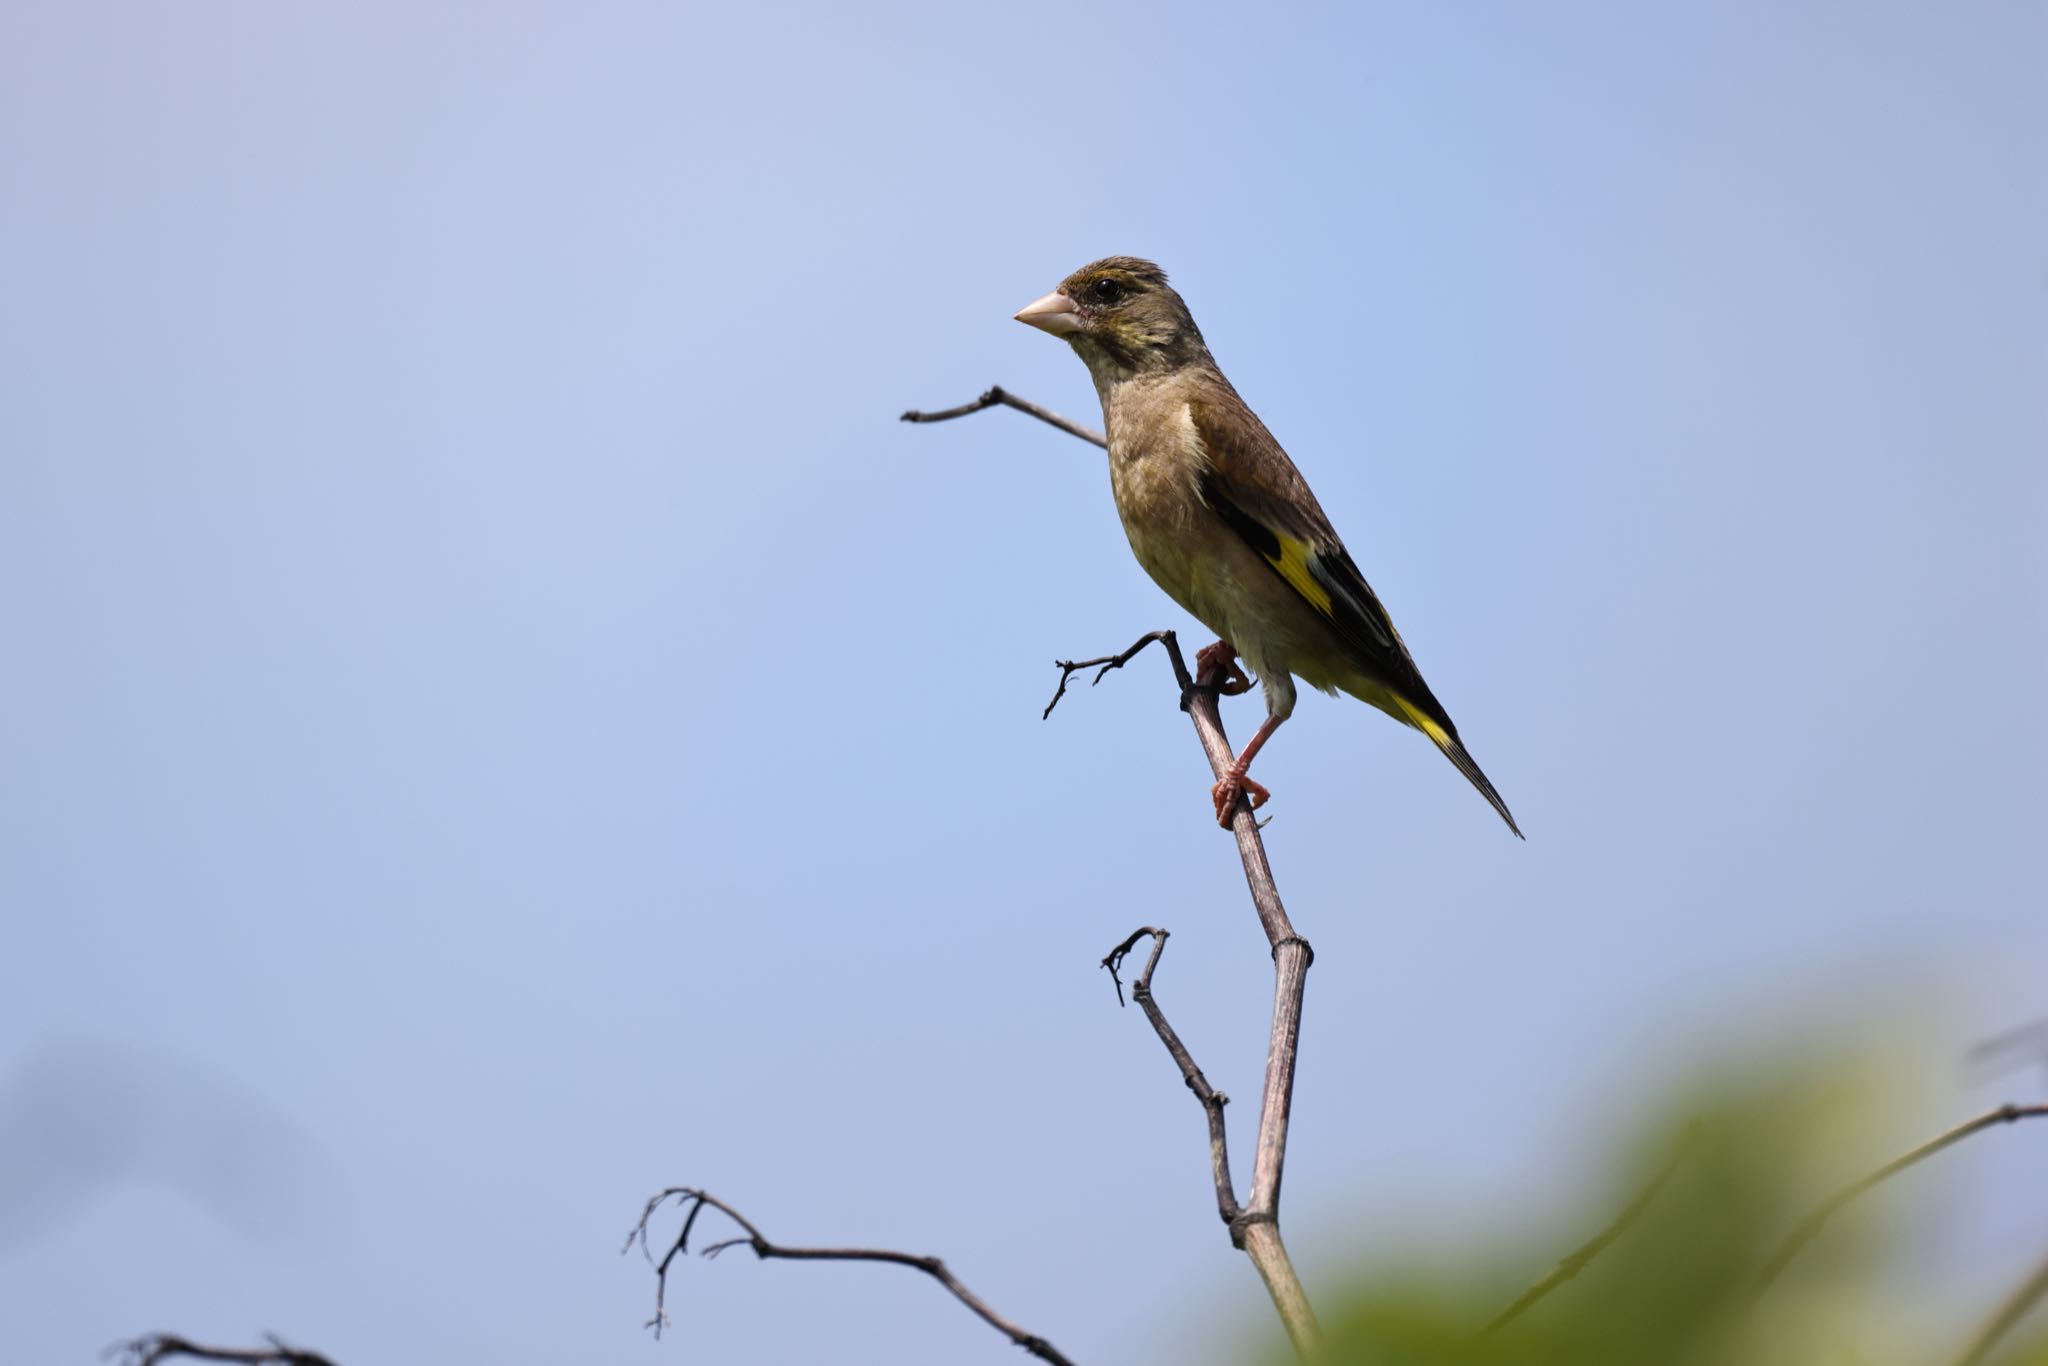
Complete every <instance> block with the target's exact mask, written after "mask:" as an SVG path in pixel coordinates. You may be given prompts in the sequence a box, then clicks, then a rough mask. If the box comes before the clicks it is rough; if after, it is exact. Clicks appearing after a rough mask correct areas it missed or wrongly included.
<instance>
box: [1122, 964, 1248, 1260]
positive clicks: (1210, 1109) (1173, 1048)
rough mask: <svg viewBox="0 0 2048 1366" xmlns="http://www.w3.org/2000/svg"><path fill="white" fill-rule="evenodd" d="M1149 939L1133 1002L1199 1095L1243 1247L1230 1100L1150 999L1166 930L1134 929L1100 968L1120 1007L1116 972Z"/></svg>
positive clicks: (1219, 1190)
mask: <svg viewBox="0 0 2048 1366" xmlns="http://www.w3.org/2000/svg"><path fill="white" fill-rule="evenodd" d="M1147 936H1149V937H1150V938H1151V940H1152V952H1151V955H1150V956H1149V957H1147V958H1146V959H1145V968H1144V971H1142V972H1140V973H1139V974H1138V977H1137V980H1136V981H1134V982H1132V983H1131V999H1132V1000H1134V1001H1136V1002H1137V1003H1138V1009H1140V1010H1142V1011H1144V1012H1145V1018H1146V1019H1148V1020H1150V1021H1151V1022H1152V1028H1153V1030H1154V1032H1156V1033H1157V1034H1158V1035H1159V1042H1161V1043H1163V1044H1165V1045H1166V1051H1167V1052H1168V1053H1170V1054H1172V1055H1173V1061H1174V1064H1175V1066H1177V1067H1179V1068H1180V1076H1181V1080H1182V1081H1184V1082H1186V1083H1187V1084H1188V1090H1190V1091H1192V1092H1194V1093H1195V1099H1196V1100H1197V1101H1199V1102H1200V1103H1201V1106H1202V1110H1203V1112H1204V1113H1205V1114H1207V1115H1208V1117H1209V1168H1210V1171H1211V1172H1212V1174H1213V1175H1214V1176H1215V1178H1216V1213H1217V1214H1219V1215H1221V1216H1222V1218H1223V1223H1224V1225H1225V1227H1227V1228H1229V1230H1230V1241H1231V1242H1232V1244H1234V1245H1235V1246H1237V1247H1240V1248H1242V1247H1243V1246H1244V1232H1243V1230H1242V1229H1241V1228H1240V1227H1239V1226H1238V1222H1237V1221H1238V1217H1239V1216H1240V1215H1242V1214H1243V1213H1244V1211H1243V1210H1242V1209H1241V1208H1240V1207H1239V1206H1238V1203H1237V1188H1236V1187H1235V1186H1234V1185H1233V1184H1232V1183H1231V1180H1230V1143H1229V1140H1228V1137H1227V1136H1226V1135H1225V1133H1224V1129H1223V1107H1224V1106H1226V1105H1228V1104H1230V1097H1229V1096H1226V1095H1224V1094H1223V1093H1222V1092H1221V1091H1219V1090H1217V1089H1216V1088H1215V1087H1213V1086H1211V1085H1210V1084H1209V1079H1208V1078H1207V1077H1205V1076H1203V1075H1202V1069H1201V1068H1199V1067H1197V1066H1196V1065H1195V1059H1194V1055H1192V1054H1191V1053H1189V1052H1188V1049H1187V1045H1186V1044H1184V1043H1182V1042H1181V1041H1180V1035H1179V1034H1177V1033H1175V1032H1174V1028H1173V1026H1172V1025H1170V1024H1168V1023H1167V1022H1166V1012H1164V1011H1162V1010H1161V1009H1160V1008H1159V1002H1158V1001H1156V1000H1155V999H1153V996H1152V974H1153V972H1154V971H1156V970H1157V969H1158V967H1159V957H1160V955H1161V954H1163V953H1165V952H1166V931H1165V930H1162V929H1155V928H1153V927H1152V926H1150V925H1146V926H1143V927H1142V928H1139V929H1136V930H1133V931H1131V935H1130V937H1129V938H1128V939H1126V940H1124V942H1123V943H1121V944H1119V945H1117V946H1116V947H1115V948H1113V949H1111V950H1110V951H1109V956H1108V957H1106V958H1104V959H1103V960H1102V966H1104V967H1105V968H1108V969H1109V980H1110V981H1111V982H1113V983H1115V985H1116V998H1117V1004H1119V1005H1121V1004H1123V998H1124V987H1123V981H1122V979H1121V978H1119V977H1118V976H1117V969H1118V968H1120V967H1122V966H1123V961H1124V959H1126V958H1128V957H1129V956H1130V954H1131V950H1132V949H1135V948H1136V947H1137V946H1138V941H1139V940H1140V939H1144V938H1146V937H1147Z"/></svg>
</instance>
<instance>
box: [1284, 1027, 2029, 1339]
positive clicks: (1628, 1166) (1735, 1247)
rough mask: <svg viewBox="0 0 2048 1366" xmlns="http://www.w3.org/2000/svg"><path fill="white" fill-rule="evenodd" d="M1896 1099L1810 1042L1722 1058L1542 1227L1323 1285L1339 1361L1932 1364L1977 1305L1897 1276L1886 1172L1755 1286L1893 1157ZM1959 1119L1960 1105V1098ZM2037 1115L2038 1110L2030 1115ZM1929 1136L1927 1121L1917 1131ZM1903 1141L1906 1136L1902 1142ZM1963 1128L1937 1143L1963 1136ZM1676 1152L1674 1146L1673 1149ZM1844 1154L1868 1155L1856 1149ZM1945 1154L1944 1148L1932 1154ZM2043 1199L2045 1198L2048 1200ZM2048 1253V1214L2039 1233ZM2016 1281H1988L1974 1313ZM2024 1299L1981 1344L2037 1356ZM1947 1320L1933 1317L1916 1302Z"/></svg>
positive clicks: (1872, 1071) (1875, 1079)
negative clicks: (1333, 1291)
mask: <svg viewBox="0 0 2048 1366" xmlns="http://www.w3.org/2000/svg"><path fill="white" fill-rule="evenodd" d="M1903 1099H1904V1097H1903V1096H1901V1095H1900V1093H1899V1087H1898V1085H1897V1081H1896V1078H1894V1077H1889V1076H1888V1075H1887V1074H1886V1072H1885V1071H1884V1070H1883V1069H1880V1068H1876V1067H1872V1066H1868V1065H1859V1064H1853V1063H1852V1064H1844V1063H1843V1062H1842V1060H1841V1059H1833V1060H1831V1061H1830V1063H1829V1064H1828V1065H1819V1064H1815V1063H1812V1062H1811V1061H1810V1060H1809V1062H1808V1063H1807V1064H1806V1065H1799V1066H1795V1065H1792V1064H1788V1063H1785V1062H1783V1061H1777V1062H1774V1063H1772V1064H1771V1065H1770V1066H1769V1067H1767V1068H1759V1067H1754V1066H1752V1067H1749V1068H1745V1069H1735V1070H1730V1071H1726V1072H1723V1073H1722V1074H1720V1075H1719V1076H1718V1077H1717V1078H1715V1079H1714V1080H1711V1081H1708V1082H1705V1083H1703V1084H1699V1085H1696V1086H1694V1087H1692V1088H1691V1089H1689V1090H1688V1091H1687V1092H1686V1093H1684V1094H1682V1095H1678V1096H1675V1097H1673V1098H1672V1100H1671V1103H1670V1104H1669V1105H1668V1106H1667V1107H1665V1108H1664V1109H1663V1111H1662V1113H1661V1114H1659V1115H1657V1116H1655V1117H1653V1118H1652V1119H1651V1120H1650V1121H1649V1122H1647V1123H1645V1124H1644V1125H1642V1126H1641V1128H1640V1129H1639V1131H1638V1133H1637V1135H1636V1137H1635V1138H1634V1139H1633V1140H1632V1141H1630V1142H1627V1143H1625V1144H1624V1145H1622V1154H1623V1155H1622V1156H1621V1157H1620V1158H1618V1159H1617V1160H1615V1161H1614V1162H1613V1163H1612V1170H1611V1173H1610V1174H1609V1176H1608V1177H1607V1179H1606V1180H1605V1181H1604V1182H1603V1183H1602V1188H1601V1189H1599V1190H1598V1191H1596V1192H1594V1193H1593V1194H1592V1195H1591V1196H1590V1197H1589V1201H1588V1203H1587V1204H1586V1205H1585V1206H1584V1207H1583V1208H1582V1209H1581V1210H1580V1211H1579V1213H1578V1214H1576V1215H1574V1216H1571V1217H1570V1218H1569V1219H1567V1221H1566V1222H1565V1225H1564V1227H1565V1229H1566V1231H1565V1232H1563V1233H1562V1234H1555V1233H1554V1234H1553V1235H1552V1238H1553V1241H1549V1242H1545V1241H1544V1240H1542V1239H1541V1238H1537V1237H1532V1236H1531V1235H1530V1233H1529V1231H1528V1229H1527V1227H1526V1226H1524V1225H1521V1224H1506V1223H1504V1224H1503V1226H1502V1227H1499V1228H1492V1229H1479V1230H1476V1231H1473V1230H1468V1231H1467V1234H1466V1237H1465V1238H1464V1239H1462V1240H1460V1241H1462V1242H1463V1243H1465V1245H1466V1248H1467V1250H1466V1251H1465V1252H1464V1253H1460V1254H1455V1255H1451V1256H1448V1257H1444V1258H1440V1259H1438V1260H1436V1261H1434V1262H1429V1263H1427V1264H1423V1265H1418V1261H1419V1260H1420V1259H1418V1258H1415V1257H1410V1258H1408V1259H1407V1260H1405V1261H1404V1262H1402V1263H1401V1264H1398V1265H1390V1264H1385V1263H1382V1264H1379V1265H1376V1266H1373V1267H1371V1268H1368V1269H1367V1270H1365V1271H1362V1272H1359V1273H1357V1274H1356V1275H1355V1276H1354V1277H1353V1278H1352V1279H1351V1280H1350V1282H1349V1284H1348V1285H1347V1286H1346V1288H1345V1289H1344V1290H1343V1291H1341V1292H1340V1293H1339V1294H1338V1295H1337V1296H1334V1297H1333V1296H1332V1295H1330V1293H1329V1292H1328V1291H1324V1292H1323V1294H1322V1295H1321V1297H1320V1298H1321V1303H1319V1306H1318V1307H1319V1309H1320V1310H1321V1312H1322V1317H1323V1325H1324V1328H1325V1331H1326V1333H1327V1335H1328V1340H1329V1348H1330V1349H1329V1353H1328V1357H1327V1360H1328V1361H1329V1362H1330V1363H1333V1364H1337V1366H1342V1364H1346V1363H1360V1366H1365V1364H1366V1363H1370V1366H1535V1364H1537V1363H1541V1364H1543V1366H1551V1364H1553V1363H1557V1364H1559V1366H1892V1364H1893V1363H1899V1364H1900V1366H1904V1363H1909V1362H1910V1363H1915V1364H1916V1366H1919V1364H1921V1363H1935V1366H1940V1363H1946V1362H1950V1361H1953V1360H1955V1358H1956V1354H1957V1353H1958V1352H1959V1351H1960V1350H1961V1348H1962V1346H1963V1344H1964V1343H1965V1342H1966V1341H1968V1339H1969V1337H1970V1335H1971V1333H1972V1332H1974V1331H1976V1330H1977V1329H1978V1328H1979V1327H1980V1326H1981V1320H1979V1321H1976V1322H1972V1321H1969V1320H1968V1319H1965V1320H1964V1321H1962V1322H1960V1323H1958V1322H1954V1321H1952V1315H1949V1314H1930V1313H1929V1312H1928V1306H1926V1305H1925V1304H1922V1303H1920V1302H1918V1301H1917V1300H1916V1298H1915V1297H1914V1296H1913V1295H1912V1294H1911V1293H1910V1290H1911V1282H1910V1280H1909V1278H1907V1277H1905V1276H1904V1275H1902V1274H1901V1271H1902V1267H1901V1260H1902V1254H1903V1253H1904V1252H1905V1250H1906V1249H1905V1246H1904V1245H1905V1241H1906V1231H1905V1230H1904V1228H1903V1227H1902V1226H1901V1224H1900V1223H1899V1221H1898V1220H1897V1219H1896V1218H1895V1217H1891V1216H1892V1215H1895V1214H1896V1211H1897V1210H1898V1208H1899V1202H1898V1201H1896V1200H1886V1199H1885V1198H1884V1194H1883V1191H1882V1188H1880V1190H1879V1191H1878V1192H1876V1193H1874V1194H1873V1195H1872V1196H1869V1197H1866V1198H1863V1199H1860V1200H1858V1201H1855V1202H1854V1203H1852V1204H1851V1205H1849V1206H1848V1207H1847V1208H1845V1209H1843V1210H1842V1211H1841V1212H1840V1213H1839V1214H1837V1215H1836V1216H1835V1217H1834V1218H1833V1219H1832V1220H1831V1221H1830V1222H1829V1223H1828V1225H1827V1227H1826V1230H1825V1231H1824V1232H1823V1233H1822V1234H1821V1235H1820V1236H1819V1237H1817V1238H1815V1239H1814V1240H1813V1241H1812V1242H1811V1243H1809V1244H1807V1245H1806V1246H1805V1247H1804V1248H1803V1249H1802V1250H1801V1251H1800V1253H1799V1255H1798V1256H1797V1258H1796V1259H1794V1260H1793V1261H1792V1262H1791V1263H1790V1265H1789V1267H1788V1269H1787V1270H1786V1271H1785V1272H1784V1273H1783V1275H1782V1276H1781V1277H1780V1278H1779V1279H1778V1280H1777V1281H1776V1282H1774V1283H1773V1284H1771V1285H1770V1286H1769V1287H1768V1288H1767V1289H1766V1288H1764V1287H1762V1286H1761V1285H1760V1282H1759V1275H1758V1273H1759V1270H1760V1268H1762V1267H1763V1266H1764V1265H1765V1264H1766V1263H1767V1262H1768V1261H1769V1260H1770V1258H1771V1254H1772V1253H1773V1252H1774V1251H1775V1250H1777V1249H1778V1248H1779V1246H1780V1245H1781V1244H1782V1243H1783V1241H1784V1239H1785V1238H1786V1236H1787V1234H1788V1233H1789V1232H1790V1231H1791V1230H1792V1228H1793V1227H1794V1226H1795V1225H1796V1224H1797V1223H1798V1221H1799V1219H1800V1217H1801V1216H1802V1215H1803V1214H1805V1213H1806V1212H1808V1211H1809V1210H1811V1209H1812V1208H1813V1206H1814V1205H1815V1204H1816V1203H1817V1202H1818V1201H1820V1200H1821V1199H1823V1198H1825V1197H1826V1196H1827V1195H1828V1194H1830V1193H1831V1192H1832V1191H1834V1190H1835V1189H1838V1188H1839V1187H1840V1186H1841V1185H1842V1184H1844V1183H1846V1182H1847V1181H1849V1180H1851V1179H1852V1178H1854V1177H1857V1176H1859V1175H1861V1174H1862V1172H1863V1171H1864V1170H1868V1169H1869V1167H1873V1166H1875V1165H1876V1163H1877V1162H1878V1161H1880V1160H1882V1159H1884V1158H1886V1157H1889V1156H1891V1155H1892V1152H1893V1151H1896V1150H1895V1149H1894V1150H1886V1151H1880V1150H1876V1149H1874V1148H1873V1146H1872V1145H1873V1142H1874V1141H1875V1140H1874V1139H1873V1137H1872V1136H1873V1135H1874V1134H1880V1135H1881V1134H1891V1133H1896V1132H1898V1125H1897V1123H1895V1122H1891V1121H1894V1120H1895V1119H1896V1117H1897V1111H1896V1109H1895V1108H1894V1107H1895V1106H1896V1105H1897V1104H1898V1102H1900V1101H1901V1100H1903ZM1958 1118H1961V1116H1958ZM2039 1122H2043V1123H2048V1121H2039ZM1923 1137H1924V1135H1923ZM1899 1146H1901V1147H1903V1146H1906V1145H1903V1144H1902V1145H1899ZM1967 1151H1968V1146H1967V1143H1966V1144H1965V1145H1964V1147H1963V1148H1962V1150H1961V1151H1960V1152H1958V1153H1955V1154H1952V1155H1950V1156H1949V1157H1948V1158H1947V1160H1948V1161H1956V1160H1958V1159H1959V1158H1962V1157H1964V1156H1965V1155H1966V1154H1967ZM1674 1154H1677V1157H1676V1159H1675V1160H1674ZM1844 1154H1858V1155H1867V1156H1868V1158H1869V1161H1868V1163H1867V1164H1866V1165H1865V1166H1863V1167H1858V1166H1856V1165H1853V1164H1854V1162H1855V1161H1857V1160H1860V1159H1859V1158H1850V1159H1848V1161H1849V1162H1850V1163H1851V1165H1847V1166H1845V1165H1844V1162H1845V1158H1844ZM1936 1160H1937V1161H1938V1160H1941V1159H1936ZM1660 1172H1668V1174H1667V1175H1666V1176H1665V1179H1664V1180H1663V1181H1662V1182H1661V1184H1660V1185H1658V1187H1657V1190H1656V1194H1655V1196H1654V1198H1652V1199H1650V1200H1649V1202H1648V1203H1647V1204H1644V1205H1642V1207H1641V1210H1640V1213H1639V1214H1638V1215H1637V1217H1635V1218H1634V1219H1633V1221H1631V1222H1630V1223H1628V1225H1627V1226H1626V1228H1625V1229H1624V1230H1623V1231H1621V1232H1620V1234H1619V1235H1618V1237H1617V1238H1616V1239H1615V1241H1614V1242H1613V1243H1612V1244H1610V1245H1609V1246H1607V1247H1606V1248H1605V1249H1604V1250H1603V1251H1602V1252H1601V1253H1600V1254H1599V1255H1598V1256H1596V1257H1594V1258H1593V1259H1592V1260H1591V1261H1590V1262H1589V1263H1588V1264H1587V1265H1586V1266H1585V1267H1584V1268H1583V1270H1582V1271H1581V1272H1580V1274H1579V1275H1578V1276H1577V1277H1576V1278H1574V1279H1570V1280H1566V1281H1564V1282H1563V1283H1562V1284H1560V1285H1558V1286H1556V1287H1555V1288H1554V1289H1553V1290H1552V1291H1551V1292H1550V1293H1549V1294H1548V1295H1547V1296H1546V1297H1544V1298H1543V1299H1541V1300H1540V1301H1539V1302H1537V1303H1535V1304H1534V1305H1533V1306H1531V1307H1530V1308H1529V1309H1528V1310H1527V1311H1526V1312H1524V1313H1523V1314H1521V1315H1520V1316H1519V1317H1517V1318H1515V1319H1514V1320H1513V1321H1512V1322H1509V1323H1507V1324H1505V1325H1504V1326H1502V1327H1500V1329H1499V1330H1498V1331H1497V1332H1495V1333H1492V1334H1490V1335H1489V1334H1487V1333H1485V1332H1484V1331H1483V1328H1484V1325H1486V1324H1487V1323H1488V1322H1489V1321H1490V1320H1492V1319H1493V1318H1494V1316H1495V1315H1496V1314H1498V1313H1500V1311H1501V1310H1502V1309H1503V1308H1504V1307H1505V1306H1506V1305H1508V1304H1509V1303H1510V1302H1512V1301H1513V1300H1514V1299H1515V1298H1516V1296H1517V1295H1518V1294H1520V1293H1521V1292H1522V1291H1524V1290H1525V1289H1526V1288H1527V1287H1528V1286H1529V1285H1530V1284H1532V1283H1533V1282H1534V1281H1535V1280H1536V1279H1537V1278H1538V1277H1540V1276H1541V1275H1543V1274H1544V1273H1546V1272H1548V1271H1549V1270H1550V1269H1551V1268H1552V1267H1553V1266H1555V1265H1556V1264H1557V1262H1558V1260H1559V1259H1560V1258H1561V1257H1563V1256H1564V1255H1565V1254H1566V1253H1568V1252H1570V1251H1571V1250H1572V1249H1573V1248H1574V1247H1575V1246H1576V1245H1578V1244H1579V1243H1581V1242H1583V1241H1585V1240H1586V1239H1587V1238H1589V1237H1591V1236H1592V1235H1593V1234H1594V1233H1595V1232H1597V1231H1598V1230H1600V1229H1602V1228H1604V1227H1605V1226H1607V1225H1608V1224H1609V1223H1611V1222H1612V1221H1614V1220H1615V1219H1616V1217H1617V1215H1618V1214H1619V1213H1620V1212H1621V1211H1622V1210H1624V1209H1625V1208H1627V1207H1628V1206H1629V1205H1630V1204H1631V1202H1633V1201H1636V1200H1637V1197H1639V1196H1640V1195H1641V1193H1642V1192H1643V1191H1644V1189H1645V1188H1646V1187H1647V1186H1649V1185H1651V1184H1652V1183H1653V1182H1656V1181H1657V1180H1658V1176H1659V1173H1660ZM2044 1208H2048V1206H2044ZM2043 1244H2044V1252H2048V1228H2044V1232H2043ZM2010 1293H2011V1287H2010V1286H2007V1285H2001V1284H1994V1285H1989V1286H1987V1287H1986V1288H1985V1293H1984V1296H1983V1301H1982V1314H1983V1316H1984V1317H1986V1318H1988V1316H1989V1315H1990V1313H1991V1311H1992V1310H1993V1308H1994V1307H1995V1306H1996V1305H1997V1304H1998V1303H2000V1302H2001V1301H2002V1300H2004V1299H2005V1298H2006V1297H2007V1296H2008V1295H2009V1294H2010ZM2040 1317H2041V1316H2039V1315H2036V1316H2034V1317H2033V1318H2032V1319H2030V1320H2028V1321H2023V1322H2022V1323H2021V1324H2020V1326H2019V1330H2018V1331H2017V1332H2015V1333H2014V1334H2013V1336H2012V1337H2011V1338H2010V1339H2008V1340H2007V1341H2006V1342H2005V1343H2004V1344H2003V1345H2002V1346H2001V1348H1999V1349H1998V1350H1994V1351H1993V1352H1992V1353H1991V1355H1990V1356H1989V1357H1988V1358H1986V1361H1988V1362H1990V1363H1994V1366H2048V1329H2044V1328H2043V1327H2042V1326H2041V1325H2040V1324H2039V1318H2040ZM1931 1319H1939V1320H1941V1321H1943V1322H1945V1323H1946V1329H1945V1331H1946V1333H1947V1336H1946V1337H1941V1336H1939V1335H1933V1334H1930V1331H1929V1328H1930V1320H1931Z"/></svg>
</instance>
